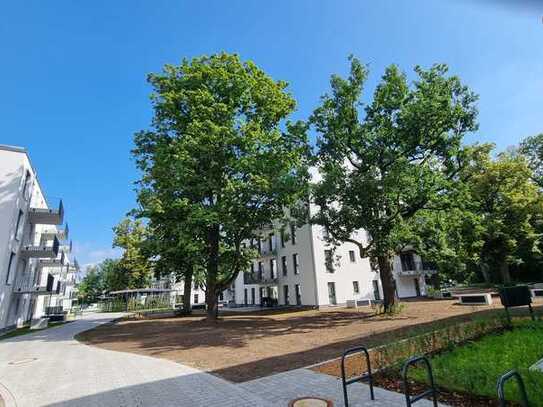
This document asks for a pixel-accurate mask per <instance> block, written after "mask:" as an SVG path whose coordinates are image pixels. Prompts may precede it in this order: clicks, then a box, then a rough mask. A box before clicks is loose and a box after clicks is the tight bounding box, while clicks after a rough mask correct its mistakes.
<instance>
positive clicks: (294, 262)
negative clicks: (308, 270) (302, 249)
mask: <svg viewBox="0 0 543 407" xmlns="http://www.w3.org/2000/svg"><path fill="white" fill-rule="evenodd" d="M292 267H293V269H294V274H300V260H299V256H298V253H294V254H293V255H292Z"/></svg>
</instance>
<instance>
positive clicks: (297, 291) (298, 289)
mask: <svg viewBox="0 0 543 407" xmlns="http://www.w3.org/2000/svg"><path fill="white" fill-rule="evenodd" d="M294 292H295V294H296V305H302V289H301V287H300V284H296V285H295V286H294Z"/></svg>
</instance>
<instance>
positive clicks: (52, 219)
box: [28, 199, 64, 225]
mask: <svg viewBox="0 0 543 407" xmlns="http://www.w3.org/2000/svg"><path fill="white" fill-rule="evenodd" d="M28 214H29V221H30V222H31V223H34V224H41V225H61V224H62V223H63V222H64V205H63V204H62V199H60V200H59V201H58V204H57V203H51V204H50V203H49V202H48V204H47V208H33V207H30V209H29V211H28Z"/></svg>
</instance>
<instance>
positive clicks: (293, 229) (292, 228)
mask: <svg viewBox="0 0 543 407" xmlns="http://www.w3.org/2000/svg"><path fill="white" fill-rule="evenodd" d="M290 240H291V241H292V244H296V225H295V224H294V223H291V224H290Z"/></svg>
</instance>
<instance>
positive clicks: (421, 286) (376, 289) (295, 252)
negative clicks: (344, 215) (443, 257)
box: [232, 224, 435, 307]
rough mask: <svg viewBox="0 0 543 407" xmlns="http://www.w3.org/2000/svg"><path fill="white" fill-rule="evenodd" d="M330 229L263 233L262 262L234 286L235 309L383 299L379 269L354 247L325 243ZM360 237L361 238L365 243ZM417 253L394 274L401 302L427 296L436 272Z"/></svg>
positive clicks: (399, 261) (397, 264)
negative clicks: (267, 303) (271, 302)
mask: <svg viewBox="0 0 543 407" xmlns="http://www.w3.org/2000/svg"><path fill="white" fill-rule="evenodd" d="M325 233H326V231H325V229H324V228H323V227H322V226H318V225H308V224H306V225H303V226H302V227H300V228H297V227H296V226H295V225H294V224H291V225H290V230H288V231H283V232H281V231H280V228H279V226H278V225H276V227H275V228H271V227H270V229H268V230H266V231H263V232H262V236H263V238H262V239H260V240H258V241H254V242H252V245H253V247H255V248H256V249H257V251H258V252H259V257H258V259H257V260H256V261H254V262H253V263H252V265H251V269H250V270H248V271H246V272H245V273H240V275H239V276H238V277H237V279H236V281H235V282H234V285H233V289H232V291H233V298H234V302H235V304H236V305H260V304H261V302H262V299H263V298H273V299H275V300H277V304H278V305H303V306H314V307H325V306H335V305H345V304H346V303H347V301H350V300H356V301H358V302H359V303H365V302H366V300H380V299H382V293H383V292H382V287H381V282H380V279H379V272H378V270H375V269H372V266H371V264H370V261H369V259H368V258H361V257H360V253H359V250H358V248H357V246H356V245H354V244H353V243H344V244H342V245H340V246H336V247H335V250H331V249H332V248H331V247H330V246H329V245H328V243H327V242H326V239H325ZM365 236H366V234H365V233H363V232H360V233H358V234H357V236H356V239H358V240H360V239H361V240H364V239H365ZM434 268H435V267H432V266H431V265H429V264H424V263H423V262H422V260H421V258H420V257H419V256H418V255H416V254H415V253H414V252H413V251H406V252H403V253H402V254H401V255H400V256H396V257H395V259H394V263H393V273H394V278H395V282H396V291H397V294H398V296H399V297H400V298H406V297H416V296H422V295H426V282H425V276H426V275H429V274H433V273H435V270H433V269H434Z"/></svg>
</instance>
